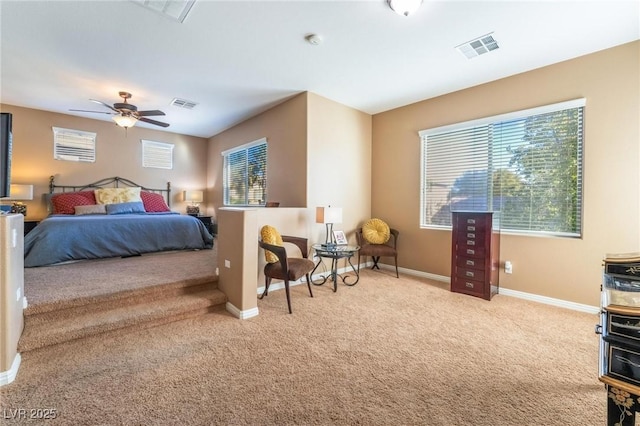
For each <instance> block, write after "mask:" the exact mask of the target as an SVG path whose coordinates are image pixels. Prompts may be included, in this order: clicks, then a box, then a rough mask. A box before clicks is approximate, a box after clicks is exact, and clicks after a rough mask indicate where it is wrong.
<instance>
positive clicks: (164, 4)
mask: <svg viewBox="0 0 640 426" xmlns="http://www.w3.org/2000/svg"><path fill="white" fill-rule="evenodd" d="M132 1H133V2H135V3H137V4H139V5H140V6H142V7H145V8H147V9H151V10H153V11H155V12H158V13H161V14H162V15H164V16H167V17H169V18H171V19H175V20H176V21H178V22H180V23H182V22H184V20H185V19H186V18H187V15H188V14H189V11H190V10H191V7H192V6H193V4H194V3H195V2H196V0H132Z"/></svg>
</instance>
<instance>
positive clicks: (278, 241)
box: [260, 225, 284, 263]
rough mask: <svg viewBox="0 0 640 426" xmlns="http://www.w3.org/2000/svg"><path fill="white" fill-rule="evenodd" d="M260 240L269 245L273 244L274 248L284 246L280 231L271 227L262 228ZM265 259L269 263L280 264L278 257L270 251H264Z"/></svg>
mask: <svg viewBox="0 0 640 426" xmlns="http://www.w3.org/2000/svg"><path fill="white" fill-rule="evenodd" d="M260 238H262V241H263V242H265V243H267V244H271V245H274V246H284V242H283V241H282V236H281V235H280V233H279V232H278V230H277V229H276V228H274V227H273V226H271V225H265V226H263V227H262V229H261V230H260ZM264 258H265V260H266V261H267V263H276V262H278V256H276V255H275V254H273V253H272V252H270V251H269V250H265V251H264Z"/></svg>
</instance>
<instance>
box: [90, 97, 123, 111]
mask: <svg viewBox="0 0 640 426" xmlns="http://www.w3.org/2000/svg"><path fill="white" fill-rule="evenodd" d="M89 100H90V101H91V102H95V103H97V104H100V105H104V106H106V107H107V108H109V109H110V110H113V111H115V112H119V111H118V110H117V109H115V108H114V107H112V106H111V105H109V104H105V103H104V102H102V101H97V100H95V99H89Z"/></svg>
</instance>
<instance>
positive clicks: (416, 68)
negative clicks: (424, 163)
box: [0, 0, 640, 137]
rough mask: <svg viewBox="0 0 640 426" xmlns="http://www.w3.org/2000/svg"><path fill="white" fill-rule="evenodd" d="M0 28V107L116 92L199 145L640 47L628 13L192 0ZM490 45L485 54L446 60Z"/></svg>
mask: <svg viewBox="0 0 640 426" xmlns="http://www.w3.org/2000/svg"><path fill="white" fill-rule="evenodd" d="M0 15H1V21H0V25H1V26H0V35H1V45H0V47H1V51H0V54H1V56H0V60H1V68H0V69H1V75H0V77H1V80H0V101H1V102H2V103H5V104H10V105H16V106H23V107H29V108H36V109H42V110H47V111H54V112H60V113H65V114H74V115H79V116H83V117H90V118H95V119H102V120H110V117H109V116H108V115H103V114H88V113H82V114H81V113H72V112H69V109H87V110H96V111H103V110H104V111H108V110H107V109H106V108H104V107H102V106H100V105H98V104H96V103H93V102H90V101H89V99H98V100H101V101H104V102H106V103H108V104H113V103H114V102H119V101H121V100H120V98H118V91H121V90H125V91H129V92H131V93H132V94H133V98H132V99H131V101H130V102H131V103H133V104H135V105H137V106H138V108H139V109H141V110H146V109H160V110H163V111H164V112H165V113H166V116H165V117H152V118H157V119H159V120H161V121H166V122H168V123H170V124H171V126H170V127H168V128H167V129H166V130H167V131H170V132H175V133H181V134H188V135H194V136H201V137H210V136H213V135H215V134H217V133H219V132H221V131H222V130H224V129H227V128H229V127H231V126H233V125H235V124H237V123H239V122H241V121H243V120H245V119H247V118H248V117H251V116H253V115H256V114H257V113H260V112H262V111H264V110H266V109H268V108H270V107H271V106H273V105H275V104H277V103H279V102H281V101H283V100H285V99H287V98H289V97H291V96H293V95H295V94H297V93H300V92H303V91H311V92H314V93H317V94H319V95H321V96H324V97H326V98H329V99H332V100H334V101H337V102H340V103H342V104H345V105H348V106H350V107H353V108H356V109H358V110H361V111H364V112H366V113H370V114H375V113H379V112H382V111H386V110H389V109H392V108H396V107H399V106H402V105H406V104H409V103H413V102H417V101H420V100H423V99H427V98H431V97H434V96H438V95H442V94H445V93H449V92H452V91H456V90H460V89H464V88H466V87H471V86H475V85H478V84H481V83H485V82H488V81H492V80H496V79H499V78H503V77H506V76H509V75H513V74H517V73H521V72H524V71H528V70H531V69H534V68H539V67H542V66H545V65H549V64H552V63H555V62H559V61H563V60H567V59H571V58H574V57H577V56H581V55H585V54H588V53H591V52H595V51H598V50H602V49H606V48H609V47H613V46H616V45H620V44H623V43H627V42H630V41H633V40H638V39H639V38H640V2H638V1H637V0H626V1H617V0H599V1H569V0H566V1H559V0H556V1H540V0H538V1H479V0H475V1H454V0H448V1H443V0H440V1H433V0H424V3H423V4H422V7H421V8H420V9H419V10H418V12H416V13H415V14H414V15H412V16H409V17H402V16H399V15H396V14H395V13H393V12H392V11H391V10H390V9H389V7H388V6H387V4H386V0H367V1H331V0H325V1H304V0H301V1H264V0H263V1H212V0H196V3H195V4H194V6H193V8H192V9H191V12H190V13H189V15H188V16H187V18H186V20H185V21H184V23H179V22H177V21H175V20H171V19H169V18H167V17H165V16H162V15H160V14H159V13H156V12H154V11H150V10H148V9H145V8H143V7H141V6H140V5H139V4H136V3H135V2H131V1H127V0H119V1H116V0H113V1H80V0H76V1H7V0H0ZM491 32H493V33H494V34H493V35H494V38H495V39H496V40H497V41H498V43H499V45H500V48H499V49H498V50H496V51H493V52H491V53H489V54H486V55H483V56H479V57H476V58H473V59H466V58H465V57H464V56H463V55H462V54H461V53H460V52H458V51H457V50H456V49H455V47H456V46H457V45H459V44H461V43H464V42H466V41H469V40H471V39H474V38H476V37H479V36H482V35H485V34H487V33H491ZM309 33H316V34H318V35H319V36H320V37H321V38H322V40H323V42H322V43H321V44H320V45H317V46H314V45H311V44H309V43H307V42H306V41H305V35H307V34H309ZM587 71H588V70H585V72H587ZM514 96H517V93H514ZM175 97H179V98H184V99H187V100H190V101H195V102H197V103H198V105H197V106H196V107H195V108H194V109H193V110H184V109H179V108H176V107H173V106H170V105H169V103H170V102H171V100H172V99H173V98H175ZM138 125H140V126H144V127H149V128H154V129H159V130H162V129H161V128H159V127H155V126H151V125H148V124H138ZM283 125H286V123H283Z"/></svg>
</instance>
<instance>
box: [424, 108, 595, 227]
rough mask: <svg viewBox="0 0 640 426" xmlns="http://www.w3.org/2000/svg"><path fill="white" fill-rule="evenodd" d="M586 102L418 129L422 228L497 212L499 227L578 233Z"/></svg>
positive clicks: (580, 217) (580, 211)
mask: <svg viewBox="0 0 640 426" xmlns="http://www.w3.org/2000/svg"><path fill="white" fill-rule="evenodd" d="M584 105H585V103H584V100H583V99H581V100H577V101H570V102H566V103H562V104H555V105H550V106H546V107H541V108H536V109H532V110H527V111H521V112H517V113H510V114H505V115H501V116H495V117H489V118H486V119H482V120H476V121H473V122H467V123H460V124H456V125H452V126H446V127H443V128H438V129H431V130H425V131H421V132H420V136H421V144H422V183H421V225H422V226H424V227H450V226H451V211H454V210H467V211H487V210H489V211H499V212H500V220H501V228H502V229H503V230H505V231H513V232H518V233H550V234H555V235H563V236H580V235H581V232H582V229H581V228H582V157H583V115H584Z"/></svg>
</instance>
